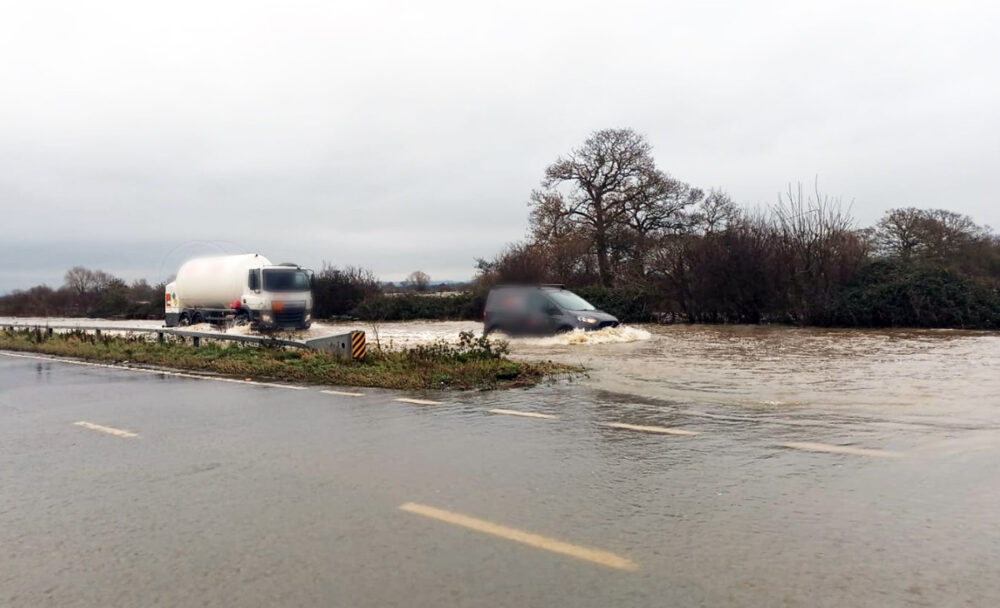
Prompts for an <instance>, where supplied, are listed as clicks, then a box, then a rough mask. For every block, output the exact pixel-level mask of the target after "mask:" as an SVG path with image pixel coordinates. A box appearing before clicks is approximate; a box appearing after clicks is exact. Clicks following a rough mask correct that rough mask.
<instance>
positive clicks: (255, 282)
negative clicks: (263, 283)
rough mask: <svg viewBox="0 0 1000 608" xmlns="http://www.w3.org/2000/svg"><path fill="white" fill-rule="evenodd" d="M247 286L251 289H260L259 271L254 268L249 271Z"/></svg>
mask: <svg viewBox="0 0 1000 608" xmlns="http://www.w3.org/2000/svg"><path fill="white" fill-rule="evenodd" d="M247 287H249V288H250V289H251V290H253V291H258V290H260V272H259V271H258V270H256V269H254V270H251V271H250V278H249V279H248V280H247Z"/></svg>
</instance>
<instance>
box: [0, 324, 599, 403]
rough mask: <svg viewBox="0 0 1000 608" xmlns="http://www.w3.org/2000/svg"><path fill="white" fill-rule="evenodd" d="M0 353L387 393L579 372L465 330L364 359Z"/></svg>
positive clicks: (209, 348)
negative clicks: (512, 353) (518, 357)
mask: <svg viewBox="0 0 1000 608" xmlns="http://www.w3.org/2000/svg"><path fill="white" fill-rule="evenodd" d="M0 349H4V350H12V351H28V352H34V353H43V354H48V355H57V356H63V357H74V358H78V359H84V360H87V361H100V362H103V363H128V364H132V365H142V366H156V367H165V368H171V369H181V370H187V371H195V372H202V373H212V374H221V375H224V376H229V377H234V378H241V379H242V378H251V379H253V380H271V381H279V382H300V383H309V384H325V385H339V386H363V387H377V388H392V389H497V388H511V387H523V386H531V385H534V384H537V383H539V382H541V381H543V380H545V379H546V378H551V377H554V376H557V375H560V374H569V373H573V372H578V371H580V370H579V369H577V368H573V367H569V366H565V365H561V364H557V363H551V362H536V361H514V360H511V359H509V358H507V356H506V355H507V346H506V344H505V343H503V342H496V341H493V340H488V339H486V338H484V337H476V336H473V335H472V334H471V333H470V332H463V334H462V335H461V336H460V337H459V341H458V343H457V344H453V343H448V342H444V341H440V342H435V343H432V344H428V345H422V346H417V347H414V348H410V349H393V350H379V349H371V350H369V353H368V357H367V358H366V359H365V360H363V361H352V360H349V359H345V358H341V357H338V356H335V355H332V354H328V353H322V352H316V351H307V350H299V349H283V348H269V347H258V346H240V345H236V344H219V343H213V342H208V343H206V344H203V345H202V346H199V347H197V348H196V347H194V346H191V345H189V344H186V343H184V342H183V341H180V340H169V341H166V342H164V343H162V344H160V343H157V342H155V341H150V340H147V339H145V338H142V337H139V338H137V337H124V336H123V337H116V336H107V335H106V336H103V337H95V336H93V335H88V334H84V333H82V332H72V333H64V334H58V333H57V334H54V335H52V336H46V335H45V334H44V333H43V332H41V331H38V330H28V331H24V330H18V331H9V330H4V331H0Z"/></svg>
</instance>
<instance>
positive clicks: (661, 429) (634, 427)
mask: <svg viewBox="0 0 1000 608" xmlns="http://www.w3.org/2000/svg"><path fill="white" fill-rule="evenodd" d="M604 426H608V427H611V428H613V429H625V430H627V431H639V432H640V433H659V434H661V435H698V434H699V433H698V431H688V430H685V429H672V428H669V427H665V426H643V425H641V424H626V423H624V422H605V423H604Z"/></svg>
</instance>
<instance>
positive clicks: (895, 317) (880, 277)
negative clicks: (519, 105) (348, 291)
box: [479, 129, 1000, 328]
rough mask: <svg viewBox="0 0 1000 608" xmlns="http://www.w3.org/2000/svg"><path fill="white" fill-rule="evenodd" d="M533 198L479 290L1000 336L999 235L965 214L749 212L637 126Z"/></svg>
mask: <svg viewBox="0 0 1000 608" xmlns="http://www.w3.org/2000/svg"><path fill="white" fill-rule="evenodd" d="M530 200H531V216H530V227H531V231H530V235H529V237H528V238H527V239H526V240H525V241H523V242H520V243H516V244H513V245H509V246H508V247H507V248H506V249H505V250H504V251H502V252H501V253H500V254H499V255H497V256H496V257H495V258H493V259H492V260H480V261H479V270H480V277H479V283H480V285H484V284H485V285H488V284H493V283H497V282H528V283H563V284H566V285H567V286H569V287H574V288H577V291H578V292H579V293H580V294H581V295H582V296H584V297H585V298H588V299H590V300H591V302H593V303H594V304H595V305H597V306H599V307H602V308H604V309H605V310H608V312H612V313H613V314H616V315H618V316H619V317H621V318H624V319H628V320H632V321H653V320H683V321H689V322H701V323H787V324H794V325H819V326H845V327H857V326H861V327H893V326H907V327H969V328H997V327H1000V238H998V236H997V234H996V233H994V232H993V231H992V230H991V229H990V228H989V227H987V226H980V225H978V224H976V222H975V221H974V220H973V219H972V218H970V217H968V216H966V215H962V214H959V213H955V212H951V211H946V210H943V209H917V208H914V207H900V208H896V209H892V210H890V211H888V212H887V213H886V214H885V215H884V216H883V217H882V218H881V219H880V220H879V221H878V222H877V223H876V224H875V225H874V226H871V227H859V226H857V224H856V222H855V220H854V218H853V217H852V215H851V212H850V207H849V206H845V205H844V204H843V203H842V202H841V200H840V199H837V198H831V197H829V196H826V195H824V194H822V193H821V192H820V190H819V188H818V186H817V187H816V188H815V189H814V192H812V193H809V194H807V193H806V192H805V191H804V189H803V187H802V186H801V184H800V185H799V186H798V187H797V188H794V187H791V186H789V188H788V190H787V192H785V193H782V194H780V195H779V197H778V201H777V203H776V204H775V205H773V206H770V207H766V208H760V209H745V208H742V207H740V206H738V205H736V204H734V202H733V201H732V200H731V199H730V197H729V196H728V195H726V194H725V193H724V192H722V191H719V190H708V191H705V190H702V189H699V188H695V187H692V186H690V185H688V184H686V183H684V182H681V181H679V180H677V179H674V178H672V177H671V176H669V175H668V174H666V173H665V172H663V171H661V170H659V169H658V168H657V167H656V164H655V161H654V160H653V157H652V154H651V148H650V146H649V144H648V143H647V142H646V140H645V138H644V137H642V136H641V135H639V134H637V133H635V132H634V131H632V130H629V129H610V130H605V131H598V132H596V133H594V134H592V135H591V137H590V138H589V139H588V140H587V141H586V142H585V143H584V145H583V146H582V147H580V148H578V149H576V150H574V151H572V152H571V153H570V154H569V155H567V156H565V157H561V158H559V159H557V160H556V161H555V162H554V163H553V164H552V165H550V166H549V167H548V168H547V169H546V171H545V175H544V178H543V180H542V182H541V186H540V187H539V189H537V190H535V191H534V192H533V193H532V194H531V199H530Z"/></svg>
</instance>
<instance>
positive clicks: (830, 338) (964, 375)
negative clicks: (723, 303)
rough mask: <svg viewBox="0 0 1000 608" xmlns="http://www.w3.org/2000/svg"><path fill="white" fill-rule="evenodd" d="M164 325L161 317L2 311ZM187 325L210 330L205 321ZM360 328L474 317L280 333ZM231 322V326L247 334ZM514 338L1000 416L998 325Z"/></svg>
mask: <svg viewBox="0 0 1000 608" xmlns="http://www.w3.org/2000/svg"><path fill="white" fill-rule="evenodd" d="M5 321H12V322H20V323H40V324H44V323H46V322H48V323H51V324H69V325H74V324H81V325H101V326H105V327H108V328H113V327H115V326H119V327H121V326H131V327H151V328H153V327H159V326H161V324H162V323H161V322H160V321H110V320H91V319H54V318H53V319H39V318H32V319H0V322H5ZM190 329H195V330H202V331H213V328H212V326H210V325H207V324H204V325H198V326H192V327H191V328H190ZM357 329H361V330H364V331H365V332H366V333H367V337H368V342H369V345H370V347H377V346H382V347H383V348H401V347H408V346H413V345H416V344H422V343H427V342H432V341H435V340H447V341H454V340H456V339H457V337H458V334H459V332H462V331H472V332H477V333H478V332H480V331H482V324H481V323H478V322H474V321H407V322H383V323H369V322H338V323H322V322H317V323H314V324H313V326H312V327H311V328H310V329H309V330H307V331H302V332H285V333H284V334H282V335H284V336H287V337H295V338H315V337H321V336H327V335H333V334H339V333H345V332H349V331H352V330H357ZM250 331H251V330H250V329H249V328H248V327H234V328H231V329H229V330H228V332H229V333H241V334H246V333H250ZM497 338H498V339H506V340H508V341H509V343H510V346H511V354H512V355H513V356H514V357H521V358H529V359H545V360H552V361H558V362H563V363H570V364H576V365H582V366H584V367H586V368H587V369H588V370H589V372H588V375H587V377H586V378H585V379H584V380H583V382H584V383H585V384H586V385H587V386H590V387H592V388H596V389H600V390H605V391H608V392H611V393H616V394H621V395H632V396H635V397H638V398H644V399H654V400H657V399H659V400H665V401H669V402H683V403H688V404H708V405H712V406H730V407H732V408H734V410H738V409H740V408H743V409H750V410H754V411H766V412H778V411H782V410H792V409H803V408H828V409H829V411H831V412H839V413H854V414H857V413H871V412H873V411H879V412H882V413H885V414H892V415H896V416H903V417H905V416H923V415H935V416H941V417H944V418H947V419H950V420H965V421H970V422H989V423H993V422H996V423H998V424H1000V333H997V332H975V331H959V330H899V329H889V330H854V329H846V330H845V329H815V328H791V327H781V326H745V325H735V326H720V325H716V326H711V325H669V326H664V325H633V326H629V325H626V326H621V327H617V328H611V329H605V330H602V331H597V332H582V331H576V332H571V333H567V334H561V335H558V336H553V337H546V338H515V339H510V338H506V337H504V336H497Z"/></svg>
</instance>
